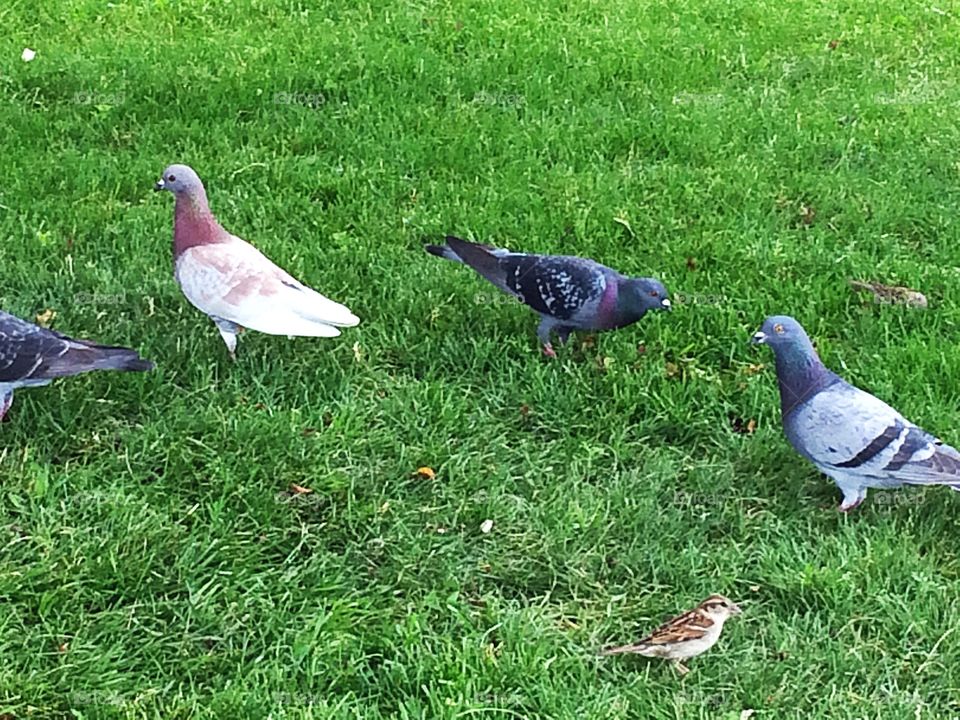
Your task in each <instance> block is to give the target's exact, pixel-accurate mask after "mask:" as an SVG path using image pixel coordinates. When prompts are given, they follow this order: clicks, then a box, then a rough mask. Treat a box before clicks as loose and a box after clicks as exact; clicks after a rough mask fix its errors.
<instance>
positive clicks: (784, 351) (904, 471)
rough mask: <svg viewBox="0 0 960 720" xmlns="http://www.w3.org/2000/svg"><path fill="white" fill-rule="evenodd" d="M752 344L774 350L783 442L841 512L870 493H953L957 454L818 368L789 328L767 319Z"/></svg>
mask: <svg viewBox="0 0 960 720" xmlns="http://www.w3.org/2000/svg"><path fill="white" fill-rule="evenodd" d="M753 342H754V343H759V344H763V345H769V346H770V347H771V348H773V353H774V356H775V357H776V363H777V381H778V383H779V385H780V411H781V415H782V418H783V431H784V434H786V436H787V439H788V440H789V441H790V444H791V445H793V447H794V448H795V449H796V450H797V452H799V453H800V454H801V455H803V456H804V457H805V458H807V459H808V460H810V461H811V462H812V463H813V464H814V465H816V466H817V468H819V469H820V471H821V472H823V473H824V474H826V475H828V476H829V477H831V478H832V479H833V481H834V482H835V483H836V484H837V487H839V488H840V491H841V492H842V493H843V502H842V503H841V505H840V510H842V511H844V512H846V511H847V510H852V509H853V508H855V507H856V506H857V505H859V504H860V503H861V502H863V500H864V498H866V496H867V488H872V487H873V488H897V487H900V486H902V485H949V486H950V487H952V488H953V489H954V490H960V453H958V452H957V451H956V450H954V449H953V448H952V447H950V446H949V445H944V444H943V442H941V441H940V440H938V439H937V438H935V437H934V436H933V435H931V434H930V433H928V432H925V431H924V430H922V429H921V428H919V427H917V426H916V425H914V424H913V423H912V422H910V421H909V420H907V419H906V418H905V417H903V415H901V414H900V413H898V412H897V411H896V410H894V409H893V408H892V407H890V406H889V405H887V404H886V403H885V402H883V401H882V400H880V399H879V398H877V397H874V396H873V395H871V394H870V393H868V392H864V391H863V390H860V389H858V388H855V387H854V386H853V385H850V384H849V383H847V382H845V381H844V380H843V379H842V378H841V377H840V376H839V375H837V374H835V373H833V372H831V371H830V370H828V369H827V368H826V367H824V365H823V363H822V362H820V358H819V357H818V356H817V351H816V350H814V348H813V344H812V343H811V342H810V338H809V337H807V333H806V332H804V329H803V328H802V327H801V326H800V323H798V322H797V321H796V320H794V319H793V318H791V317H786V316H775V317H769V318H767V319H766V321H764V323H763V326H762V327H761V328H760V330H759V331H758V332H757V333H756V334H755V335H754V336H753Z"/></svg>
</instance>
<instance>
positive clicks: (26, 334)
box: [0, 310, 153, 418]
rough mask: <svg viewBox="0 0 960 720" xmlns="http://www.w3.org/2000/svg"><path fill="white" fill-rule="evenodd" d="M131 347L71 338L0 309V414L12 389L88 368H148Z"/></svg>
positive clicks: (88, 369) (7, 407)
mask: <svg viewBox="0 0 960 720" xmlns="http://www.w3.org/2000/svg"><path fill="white" fill-rule="evenodd" d="M152 369H153V363H152V362H150V361H149V360H144V359H143V358H141V357H140V356H139V355H138V354H137V353H136V351H135V350H129V349H128V348H124V347H108V346H106V345H97V344H95V343H92V342H89V341H87V340H74V339H73V338H69V337H67V336H66V335H61V334H60V333H58V332H54V331H53V330H45V329H44V328H42V327H38V326H36V325H32V324H31V323H28V322H25V321H23V320H21V319H20V318H18V317H15V316H13V315H10V314H9V313H5V312H3V311H2V310H0V418H2V417H3V416H4V415H5V414H6V412H7V410H9V409H10V405H11V403H13V391H14V390H16V389H17V388H22V387H34V386H38V385H46V384H47V383H49V382H51V381H52V380H55V379H56V378H60V377H67V376H68V375H77V374H79V373H83V372H89V371H90V370H128V371H136V372H142V371H145V370H152Z"/></svg>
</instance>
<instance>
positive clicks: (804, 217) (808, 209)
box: [800, 205, 817, 225]
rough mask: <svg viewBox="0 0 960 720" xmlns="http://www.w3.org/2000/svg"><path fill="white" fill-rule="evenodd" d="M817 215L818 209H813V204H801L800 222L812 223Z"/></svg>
mask: <svg viewBox="0 0 960 720" xmlns="http://www.w3.org/2000/svg"><path fill="white" fill-rule="evenodd" d="M816 216H817V211H816V210H814V209H813V206H812V205H801V206H800V222H802V223H803V224H804V225H812V224H813V219H814V218H815V217H816Z"/></svg>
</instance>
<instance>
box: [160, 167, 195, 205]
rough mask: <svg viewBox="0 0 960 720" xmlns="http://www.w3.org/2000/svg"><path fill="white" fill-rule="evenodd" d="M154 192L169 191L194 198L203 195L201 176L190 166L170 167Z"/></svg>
mask: <svg viewBox="0 0 960 720" xmlns="http://www.w3.org/2000/svg"><path fill="white" fill-rule="evenodd" d="M153 189H154V190H169V191H170V192H172V193H173V194H174V195H176V196H177V197H179V196H180V195H187V196H188V197H193V196H195V195H198V194H201V193H203V183H202V182H200V176H199V175H197V173H196V172H194V170H193V168H192V167H190V166H189V165H170V166H169V167H167V169H166V170H164V171H163V175H162V176H161V177H160V179H159V180H158V181H157V184H156V185H154V186H153Z"/></svg>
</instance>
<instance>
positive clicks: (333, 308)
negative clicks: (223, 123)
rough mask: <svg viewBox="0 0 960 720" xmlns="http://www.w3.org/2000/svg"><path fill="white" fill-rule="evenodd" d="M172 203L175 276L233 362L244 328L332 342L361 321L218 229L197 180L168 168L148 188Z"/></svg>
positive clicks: (189, 172) (187, 171)
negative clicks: (160, 192)
mask: <svg viewBox="0 0 960 720" xmlns="http://www.w3.org/2000/svg"><path fill="white" fill-rule="evenodd" d="M154 189H156V190H168V191H170V192H171V193H173V195H174V197H176V199H177V202H176V206H175V208H174V211H173V262H174V274H175V276H176V278H177V282H178V283H180V289H181V290H183V294H184V295H186V297H187V300H189V301H190V303H191V304H192V305H193V306H194V307H196V308H197V309H199V310H200V311H202V312H203V313H205V314H206V315H208V316H209V317H210V319H211V320H213V322H214V324H216V326H217V329H218V330H219V331H220V337H222V338H223V341H224V343H225V344H226V346H227V350H228V352H229V353H230V357H231V358H232V359H235V353H236V349H237V334H238V333H239V332H240V331H241V330H242V329H243V328H250V329H251V330H257V331H258V332H262V333H269V334H271V335H287V336H294V335H300V336H309V337H336V336H337V335H339V334H340V330H338V328H339V327H352V326H354V325H356V324H357V323H359V322H360V319H359V318H358V317H357V316H356V315H354V314H353V313H352V312H350V311H349V310H348V309H347V308H346V307H344V306H343V305H341V304H340V303H338V302H334V301H333V300H329V299H328V298H325V297H324V296H323V295H321V294H320V293H318V292H317V291H316V290H313V289H312V288H309V287H307V286H306V285H304V284H303V283H301V282H300V281H298V280H297V279H296V278H294V277H293V276H291V275H290V274H289V273H288V272H286V271H285V270H283V269H282V268H280V267H278V266H277V265H275V264H274V263H273V262H271V260H270V259H269V258H267V256H266V255H264V254H263V253H262V252H260V251H259V250H257V249H256V248H255V247H254V246H253V245H251V244H250V243H248V242H247V241H246V240H243V239H241V238H239V237H237V236H236V235H232V234H230V233H229V232H227V231H226V230H224V229H223V227H222V226H221V225H220V223H219V222H217V219H216V218H215V217H214V215H213V213H212V212H211V211H210V206H209V205H207V193H206V191H205V190H204V189H203V183H202V182H200V177H199V176H198V175H197V173H196V172H194V170H193V168H191V167H189V166H187V165H170V166H168V167H167V168H166V169H165V170H164V171H163V176H162V177H161V178H160V180H159V181H158V182H157V184H156V185H155V186H154Z"/></svg>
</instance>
